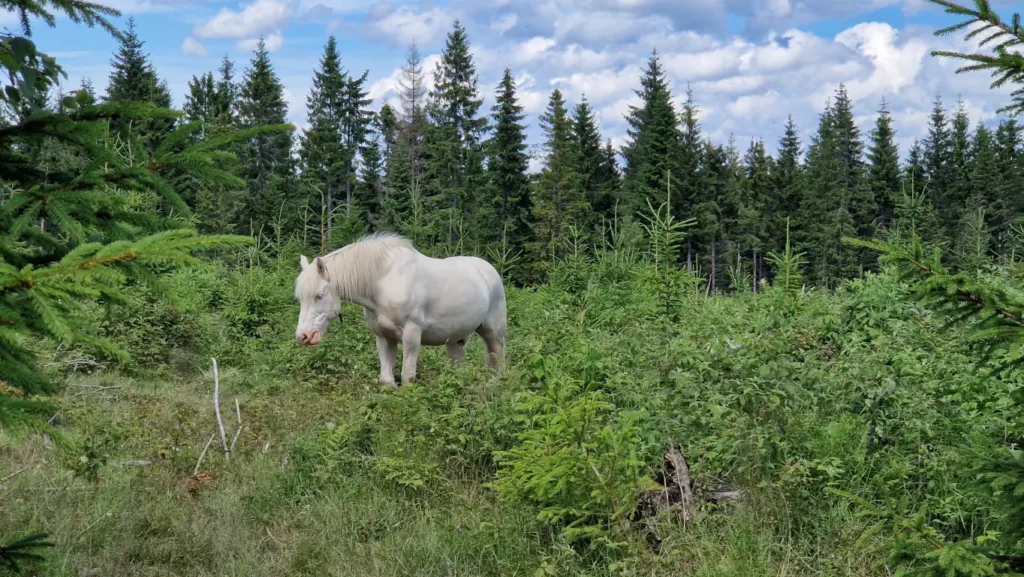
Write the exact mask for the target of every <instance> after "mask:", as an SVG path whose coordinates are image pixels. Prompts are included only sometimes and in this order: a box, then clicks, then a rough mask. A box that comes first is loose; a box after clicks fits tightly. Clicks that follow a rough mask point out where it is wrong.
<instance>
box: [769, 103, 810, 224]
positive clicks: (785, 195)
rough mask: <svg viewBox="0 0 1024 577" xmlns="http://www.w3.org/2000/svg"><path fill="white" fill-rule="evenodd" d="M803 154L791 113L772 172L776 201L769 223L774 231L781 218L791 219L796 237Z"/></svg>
mask: <svg viewBox="0 0 1024 577" xmlns="http://www.w3.org/2000/svg"><path fill="white" fill-rule="evenodd" d="M802 155H803V147H802V145H801V143H800V134H799V132H797V129H796V123H794V122H793V116H792V115H790V116H789V117H788V118H787V119H786V127H785V129H784V130H783V134H782V137H781V138H780V139H779V152H778V160H777V161H776V162H775V165H774V167H775V170H774V171H773V172H772V180H773V182H774V184H775V195H776V200H775V219H774V220H773V221H772V225H771V226H772V228H773V229H775V230H780V228H781V227H780V225H781V224H782V221H784V220H785V219H790V222H791V223H792V224H791V230H792V232H793V234H794V236H797V235H798V234H799V230H800V225H799V223H798V222H797V220H796V216H797V212H798V210H799V208H800V198H801V196H802V187H803V184H804V183H803V167H802V165H801V157H802Z"/></svg>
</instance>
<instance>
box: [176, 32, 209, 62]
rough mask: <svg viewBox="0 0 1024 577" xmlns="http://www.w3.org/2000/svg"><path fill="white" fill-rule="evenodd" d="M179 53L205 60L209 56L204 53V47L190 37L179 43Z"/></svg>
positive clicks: (207, 53)
mask: <svg viewBox="0 0 1024 577" xmlns="http://www.w3.org/2000/svg"><path fill="white" fill-rule="evenodd" d="M181 53H182V54H184V55H185V56H195V57H198V58H206V57H207V56H209V52H207V51H206V47H205V46H203V44H202V43H201V42H199V41H198V40H196V39H195V38H192V37H191V36H189V37H188V38H186V39H185V41H184V42H182V43H181Z"/></svg>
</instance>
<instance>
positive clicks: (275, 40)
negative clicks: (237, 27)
mask: <svg viewBox="0 0 1024 577" xmlns="http://www.w3.org/2000/svg"><path fill="white" fill-rule="evenodd" d="M259 42H260V39H259V38H246V39H244V40H239V41H238V50H239V51H240V52H252V51H253V50H256V47H257V46H258V45H259ZM263 45H264V46H265V47H266V49H267V52H277V51H278V50H279V49H280V48H281V46H283V45H284V36H282V35H281V32H280V31H276V32H274V33H273V34H271V35H270V36H266V37H264V38H263Z"/></svg>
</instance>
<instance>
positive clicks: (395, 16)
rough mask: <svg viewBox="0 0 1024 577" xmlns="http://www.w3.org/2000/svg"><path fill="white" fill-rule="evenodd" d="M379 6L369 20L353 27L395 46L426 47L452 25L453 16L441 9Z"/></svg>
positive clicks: (372, 12)
mask: <svg viewBox="0 0 1024 577" xmlns="http://www.w3.org/2000/svg"><path fill="white" fill-rule="evenodd" d="M377 6H379V7H378V8H376V9H375V10H371V12H370V14H368V19H366V20H364V21H363V22H358V23H353V24H351V26H350V27H351V28H352V29H353V30H354V31H356V32H358V33H360V34H363V35H366V36H369V37H371V38H374V39H377V40H381V41H384V42H388V43H391V44H394V45H398V46H405V45H407V44H409V43H410V42H416V43H417V44H419V45H420V46H423V45H426V44H430V43H432V42H433V41H434V40H436V39H438V38H440V37H441V36H442V35H444V33H445V32H447V31H448V29H449V28H450V27H451V25H452V20H453V18H452V16H451V15H450V14H448V13H447V12H446V11H445V10H444V9H442V8H439V7H437V6H434V7H431V8H428V9H425V10H422V11H419V10H416V9H415V8H413V7H411V6H407V5H402V6H399V7H397V8H394V7H393V6H391V5H390V4H388V5H377Z"/></svg>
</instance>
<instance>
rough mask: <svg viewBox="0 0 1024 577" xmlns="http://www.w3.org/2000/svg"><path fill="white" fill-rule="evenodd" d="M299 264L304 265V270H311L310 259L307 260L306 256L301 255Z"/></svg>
mask: <svg viewBox="0 0 1024 577" xmlns="http://www.w3.org/2000/svg"><path fill="white" fill-rule="evenodd" d="M299 264H300V265H302V270H306V269H307V268H309V259H308V258H306V255H301V256H300V257H299Z"/></svg>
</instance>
